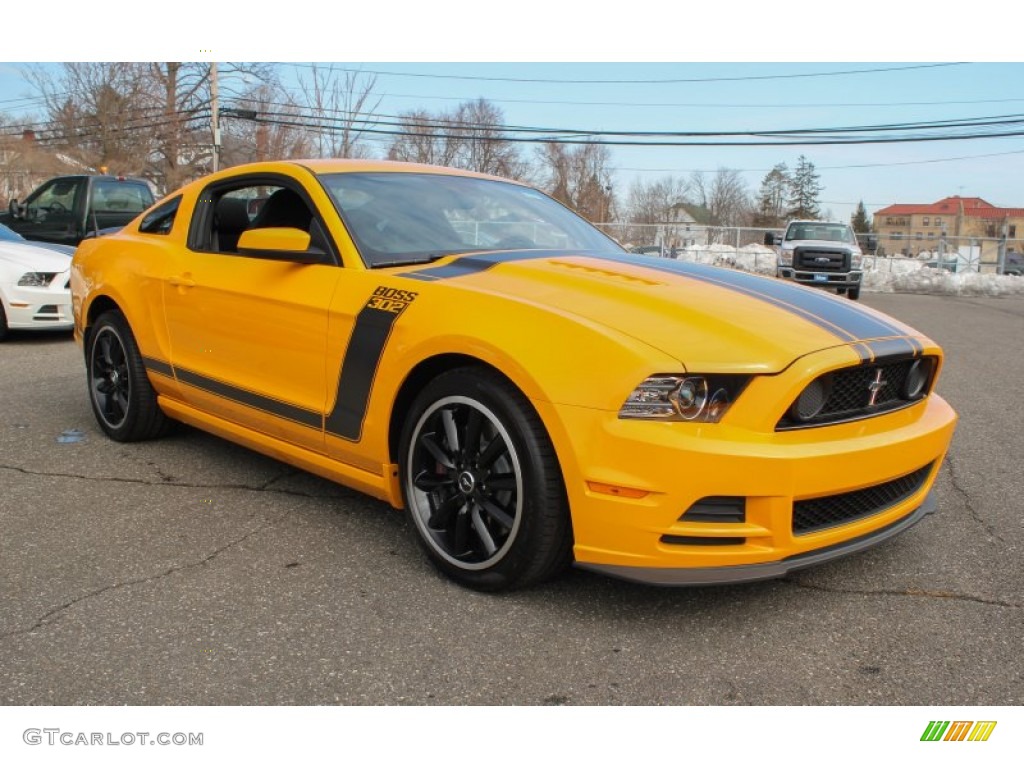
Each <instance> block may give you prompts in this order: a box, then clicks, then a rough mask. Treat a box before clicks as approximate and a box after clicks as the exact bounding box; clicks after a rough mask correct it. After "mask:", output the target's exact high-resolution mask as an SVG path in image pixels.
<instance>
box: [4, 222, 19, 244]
mask: <svg viewBox="0 0 1024 768" xmlns="http://www.w3.org/2000/svg"><path fill="white" fill-rule="evenodd" d="M24 239H25V238H24V237H22V236H21V235H19V234H18V233H17V232H15V231H14V230H13V229H9V228H7V227H5V226H4V225H3V224H0V240H14V241H17V242H21V241H23V240H24Z"/></svg>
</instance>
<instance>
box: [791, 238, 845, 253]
mask: <svg viewBox="0 0 1024 768" xmlns="http://www.w3.org/2000/svg"><path fill="white" fill-rule="evenodd" d="M782 247H783V248H785V249H786V250H787V251H791V250H793V249H794V248H842V249H843V250H847V251H855V252H856V253H860V246H859V245H851V244H850V243H840V242H837V241H835V240H786V241H784V242H783V243H782Z"/></svg>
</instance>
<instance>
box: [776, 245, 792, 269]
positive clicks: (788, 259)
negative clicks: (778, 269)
mask: <svg viewBox="0 0 1024 768" xmlns="http://www.w3.org/2000/svg"><path fill="white" fill-rule="evenodd" d="M779 265H780V266H783V267H791V266H793V251H792V250H786V249H785V248H783V249H782V250H781V251H779Z"/></svg>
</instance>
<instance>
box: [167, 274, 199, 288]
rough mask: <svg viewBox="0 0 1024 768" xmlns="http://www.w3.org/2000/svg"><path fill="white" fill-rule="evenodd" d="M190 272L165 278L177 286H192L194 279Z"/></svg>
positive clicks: (194, 282) (194, 283)
mask: <svg viewBox="0 0 1024 768" xmlns="http://www.w3.org/2000/svg"><path fill="white" fill-rule="evenodd" d="M190 274H191V273H189V272H186V273H185V274H184V275H171V276H170V277H169V278H167V282H168V283H170V284H171V285H174V286H177V287H178V288H194V287H195V285H196V281H195V280H192V279H191V278H190Z"/></svg>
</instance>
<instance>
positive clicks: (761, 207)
mask: <svg viewBox="0 0 1024 768" xmlns="http://www.w3.org/2000/svg"><path fill="white" fill-rule="evenodd" d="M790 184H791V180H790V178H789V168H787V167H786V164H785V163H779V164H778V165H776V166H775V167H774V168H772V169H771V170H770V171H769V172H768V173H767V175H766V176H765V177H764V178H763V179H762V180H761V189H760V190H759V191H758V193H757V212H756V213H755V214H754V226H755V227H780V226H782V225H783V224H785V221H786V203H787V202H788V201H787V198H788V194H789V188H790Z"/></svg>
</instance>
